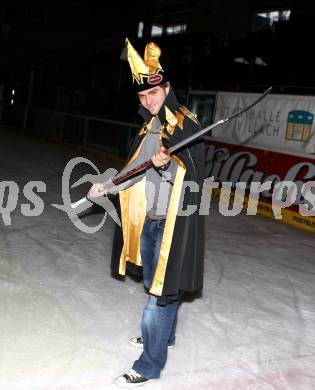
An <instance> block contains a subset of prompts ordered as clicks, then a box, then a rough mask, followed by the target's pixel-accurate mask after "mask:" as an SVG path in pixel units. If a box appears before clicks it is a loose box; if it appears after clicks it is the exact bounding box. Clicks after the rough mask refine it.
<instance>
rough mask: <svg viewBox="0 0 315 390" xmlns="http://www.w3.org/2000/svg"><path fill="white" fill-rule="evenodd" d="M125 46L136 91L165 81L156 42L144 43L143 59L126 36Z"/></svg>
mask: <svg viewBox="0 0 315 390" xmlns="http://www.w3.org/2000/svg"><path fill="white" fill-rule="evenodd" d="M126 48H127V57H128V62H129V65H130V69H131V73H132V81H133V83H134V84H135V86H136V89H137V91H143V90H145V89H149V88H153V87H155V86H157V85H160V84H163V83H166V81H167V79H166V77H165V72H164V70H163V68H162V66H161V64H160V63H159V58H160V55H161V49H160V48H159V46H158V45H157V44H156V43H154V42H150V43H148V44H147V45H146V47H145V51H144V59H142V58H141V56H140V55H139V53H138V52H137V51H136V49H135V48H134V47H133V46H132V44H131V43H130V42H129V39H128V38H126Z"/></svg>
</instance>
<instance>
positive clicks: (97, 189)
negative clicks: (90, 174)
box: [88, 183, 107, 198]
mask: <svg viewBox="0 0 315 390" xmlns="http://www.w3.org/2000/svg"><path fill="white" fill-rule="evenodd" d="M106 194H107V190H106V189H105V188H104V185H103V184H101V183H95V184H93V185H92V187H91V189H90V191H89V193H88V197H90V198H98V197H99V196H103V195H106Z"/></svg>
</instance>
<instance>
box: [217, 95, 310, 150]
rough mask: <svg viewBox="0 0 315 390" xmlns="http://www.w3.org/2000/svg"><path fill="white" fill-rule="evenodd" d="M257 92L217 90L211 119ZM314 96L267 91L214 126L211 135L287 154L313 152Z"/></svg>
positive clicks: (236, 107) (224, 114)
mask: <svg viewBox="0 0 315 390" xmlns="http://www.w3.org/2000/svg"><path fill="white" fill-rule="evenodd" d="M258 96H259V94H251V93H234V92H233V93H232V92H218V94H217V98H216V110H215V118H214V121H215V122H216V121H218V120H220V119H223V118H226V117H228V116H230V115H232V114H233V113H235V112H237V111H239V110H240V109H242V108H244V107H246V106H248V105H250V104H251V103H253V102H254V101H255V100H256V99H257V98H258ZM314 114H315V96H314V97H313V96H294V95H273V94H271V95H268V96H267V97H266V98H265V99H264V100H263V101H261V102H260V103H259V104H257V105H256V106H255V107H253V108H252V109H250V110H248V111H247V112H245V113H244V114H242V115H241V116H239V117H237V118H236V119H233V120H231V121H230V122H228V123H226V124H225V125H223V126H218V127H216V128H215V129H214V130H213V132H212V136H213V137H215V138H218V139H219V140H222V141H224V142H230V143H233V144H238V145H244V146H255V147H258V148H264V149H267V150H268V149H269V150H279V151H281V152H283V153H287V154H299V155H305V156H309V157H310V155H311V154H315V123H314Z"/></svg>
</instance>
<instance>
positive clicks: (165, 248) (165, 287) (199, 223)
mask: <svg viewBox="0 0 315 390" xmlns="http://www.w3.org/2000/svg"><path fill="white" fill-rule="evenodd" d="M139 114H140V115H141V116H142V117H143V119H144V120H145V124H144V126H143V127H142V128H141V129H140V131H139V133H138V135H137V136H136V138H135V140H134V144H133V147H132V148H131V153H130V157H129V159H128V163H131V162H132V161H134V159H135V158H136V157H137V155H138V153H139V150H140V148H141V146H142V143H143V140H144V137H145V135H146V132H147V130H148V128H149V124H150V122H151V119H152V116H151V114H150V113H149V112H148V111H147V110H146V109H145V108H144V107H142V106H141V107H140V110H139ZM158 117H159V119H160V122H161V124H162V126H161V129H160V134H161V137H160V140H161V145H162V144H163V145H164V146H165V147H167V148H170V147H171V146H173V145H175V144H177V143H178V142H180V141H181V140H183V139H185V138H187V137H189V136H190V135H192V134H193V133H195V132H196V131H198V130H200V125H199V123H198V121H197V119H196V118H195V116H194V115H193V114H192V113H191V112H190V111H189V110H188V109H187V108H185V107H184V106H181V105H180V104H179V103H178V101H177V99H176V97H175V94H174V92H173V90H172V89H171V90H170V92H169V94H168V95H167V97H166V99H165V102H164V104H163V106H162V107H161V109H160V112H159V114H158ZM204 158H205V151H204V144H203V142H202V141H200V140H199V141H197V142H196V143H194V144H193V145H189V147H188V148H184V149H182V150H180V151H178V152H176V153H175V154H174V155H172V159H174V160H176V162H177V164H178V166H177V171H176V176H175V178H174V180H173V182H174V184H173V186H172V192H171V196H170V203H169V207H168V211H167V215H166V222H165V228H164V233H163V238H162V243H161V249H160V255H159V259H158V263H157V267H156V271H155V274H154V277H153V279H152V283H151V286H150V289H149V292H150V294H153V295H155V296H157V297H158V303H159V304H166V303H168V302H171V301H173V300H175V299H178V297H179V296H180V295H181V294H182V293H183V292H193V291H197V290H200V289H201V288H202V285H203V263H204V217H203V216H200V215H199V204H200V198H201V193H202V184H203V178H204V163H205V162H204ZM184 181H185V182H187V181H194V182H195V183H197V185H198V186H199V192H195V191H190V189H189V187H187V188H186V190H185V193H184V194H182V188H183V182H184ZM183 195H184V198H181V196H183ZM182 199H183V204H181V205H180V203H181V201H182ZM119 203H120V213H121V222H122V228H119V227H117V228H116V231H115V235H114V242H113V251H112V262H111V264H112V270H113V272H114V273H118V274H120V275H125V273H126V270H129V271H131V272H133V271H135V270H137V271H139V267H141V265H142V262H141V254H140V237H141V232H142V228H143V224H144V220H145V213H146V199H145V178H143V179H142V180H141V181H139V182H137V183H136V184H134V185H132V186H131V187H129V188H127V189H125V190H123V191H121V192H120V193H119ZM187 206H189V207H192V206H197V211H196V212H194V213H193V214H192V215H189V216H180V215H177V212H178V208H179V207H181V209H182V210H185V209H186V207H187ZM131 208H132V210H131ZM130 212H132V218H130Z"/></svg>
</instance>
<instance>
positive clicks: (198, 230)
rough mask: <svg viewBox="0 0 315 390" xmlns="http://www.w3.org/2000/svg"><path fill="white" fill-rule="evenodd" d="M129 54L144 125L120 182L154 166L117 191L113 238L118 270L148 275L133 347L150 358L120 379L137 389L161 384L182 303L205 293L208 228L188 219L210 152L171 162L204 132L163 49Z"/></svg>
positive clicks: (192, 151)
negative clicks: (166, 65)
mask: <svg viewBox="0 0 315 390" xmlns="http://www.w3.org/2000/svg"><path fill="white" fill-rule="evenodd" d="M126 46H127V51H128V61H129V65H130V68H131V71H132V76H133V81H134V84H135V85H136V90H137V95H138V98H139V100H140V103H141V106H140V110H139V113H140V115H141V116H142V117H143V119H144V121H145V124H144V126H143V127H142V128H141V129H140V131H139V133H138V135H137V136H136V139H135V142H134V146H133V148H132V151H131V155H130V158H129V160H128V163H127V166H126V167H125V168H124V169H123V170H122V171H121V172H120V174H119V175H121V174H123V173H126V172H127V171H129V170H131V169H132V168H133V167H135V166H138V165H139V164H141V163H143V162H144V161H147V160H148V159H150V158H151V160H152V163H153V167H151V168H149V169H147V170H146V171H145V173H144V174H141V175H138V176H136V177H133V178H132V179H131V180H129V182H127V183H123V184H121V185H119V186H117V187H114V188H113V189H112V190H110V192H111V193H117V192H118V191H119V198H120V210H121V221H122V229H121V230H120V229H119V231H117V234H116V235H115V238H114V245H113V254H112V263H113V268H114V269H116V271H117V272H118V273H119V274H121V275H125V273H126V268H127V266H128V268H130V265H131V267H133V269H136V268H138V267H142V269H143V280H144V285H145V287H146V289H147V291H148V297H149V301H148V303H147V305H146V306H145V308H144V311H143V317H142V323H141V329H142V335H141V337H135V338H133V339H131V340H130V343H131V344H132V345H134V346H138V347H139V346H140V347H141V348H143V352H142V354H141V356H140V357H139V359H138V360H136V361H135V362H134V364H133V366H132V369H131V370H129V371H128V372H127V373H125V374H123V375H121V376H120V377H118V378H116V379H115V383H116V384H117V385H119V386H122V387H130V388H131V387H135V386H139V385H142V384H145V383H147V382H148V381H150V380H152V379H157V378H159V377H160V372H161V370H162V369H163V367H164V366H165V363H166V359H167V351H168V348H170V347H172V346H173V345H174V343H175V329H176V322H177V309H178V306H179V302H180V298H181V295H182V294H183V292H192V291H196V290H200V289H201V288H202V279H203V256H204V247H203V243H204V239H203V234H204V229H203V220H202V218H201V217H200V216H199V215H198V210H197V211H196V212H194V213H189V212H187V210H188V209H187V210H186V208H187V207H191V206H195V208H197V207H198V205H199V202H200V196H201V185H202V181H203V173H204V172H203V170H204V147H203V143H201V142H200V141H199V142H197V143H195V144H194V145H189V147H188V148H187V147H186V148H184V149H182V150H180V151H179V152H176V154H173V155H170V154H169V152H168V148H169V147H171V146H172V145H175V144H177V143H178V142H179V141H181V140H183V139H185V138H187V137H188V136H190V135H192V134H193V133H194V132H196V131H198V130H199V123H198V121H197V120H196V118H195V117H194V116H193V115H192V114H191V113H190V112H189V111H188V110H187V109H186V108H185V107H183V106H181V105H180V104H179V103H178V102H177V100H176V97H175V94H174V92H173V90H172V88H171V86H170V83H169V81H168V79H167V77H166V73H165V72H164V70H163V69H162V67H161V65H160V63H159V61H158V59H159V56H160V54H161V50H160V48H159V47H158V46H157V45H156V44H155V43H152V42H151V43H149V44H148V45H147V46H146V49H145V56H144V60H143V59H142V58H141V57H140V56H139V54H138V53H137V52H136V50H135V49H134V48H133V47H132V45H131V44H130V42H129V41H128V40H126ZM119 175H117V176H119ZM184 180H185V182H186V181H188V182H194V183H197V185H198V186H199V191H192V190H191V191H189V188H186V190H185V188H184ZM106 193H107V192H106V191H105V190H104V187H103V186H102V184H94V185H93V186H92V188H91V190H90V193H89V196H90V198H93V197H97V196H100V195H106ZM127 263H128V264H127ZM137 266H138V267H137Z"/></svg>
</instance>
